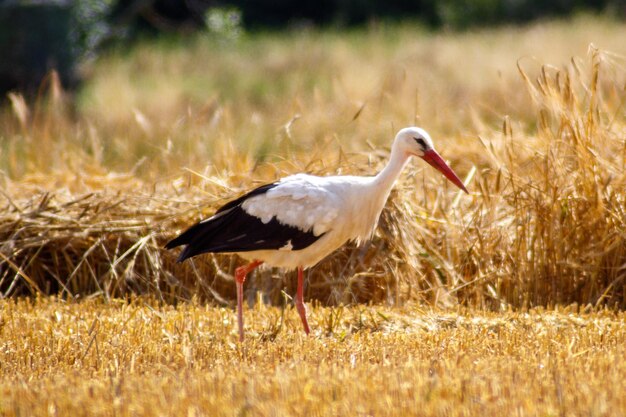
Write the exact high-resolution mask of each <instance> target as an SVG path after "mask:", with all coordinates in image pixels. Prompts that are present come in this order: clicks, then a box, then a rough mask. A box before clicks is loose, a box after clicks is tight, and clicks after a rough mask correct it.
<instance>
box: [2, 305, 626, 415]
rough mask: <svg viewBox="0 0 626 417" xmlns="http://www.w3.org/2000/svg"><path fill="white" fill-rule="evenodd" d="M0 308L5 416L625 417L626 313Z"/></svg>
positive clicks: (412, 308) (411, 307) (195, 307)
mask: <svg viewBox="0 0 626 417" xmlns="http://www.w3.org/2000/svg"><path fill="white" fill-rule="evenodd" d="M247 313H248V315H247V317H248V321H247V327H248V332H249V335H250V336H253V337H249V338H248V339H247V341H246V342H245V343H244V344H243V345H241V346H240V345H238V343H237V342H236V340H237V335H236V333H235V326H233V324H234V323H233V320H234V316H233V314H232V311H231V310H229V309H221V308H215V307H206V306H200V305H197V304H194V303H183V304H180V305H179V306H178V307H176V308H174V307H172V306H165V305H162V304H159V303H156V302H150V301H146V300H142V299H138V298H135V299H133V300H132V301H130V302H112V303H103V302H102V301H85V302H82V303H66V302H62V301H56V300H54V299H50V298H41V299H31V300H20V301H18V300H5V301H2V302H0V317H1V320H0V340H1V342H0V414H1V415H3V416H7V417H9V416H25V415H27V416H34V417H36V416H44V415H46V416H49V415H59V416H62V415H75V416H82V415H90V416H112V415H115V416H162V415H169V416H173V415H175V416H181V415H182V416H204V415H207V416H209V415H210V416H222V415H223V416H232V415H255V416H279V415H280V416H283V415H338V416H339V415H368V416H370V415H371V416H393V415H423V416H441V415H446V416H467V415H476V416H477V415H480V416H502V415H517V416H578V415H581V416H582V415H585V416H612V417H619V416H624V415H626V396H624V392H626V382H625V381H626V361H624V358H625V357H626V324H625V323H626V317H625V316H624V314H623V313H614V312H607V311H599V312H595V313H591V314H578V313H577V312H576V311H575V310H573V309H570V310H561V311H544V310H531V311H529V312H524V313H522V312H520V313H512V312H507V313H497V314H496V313H476V312H470V311H465V310H460V311H457V312H441V311H437V310H430V309H427V310H423V309H420V308H418V307H416V306H414V305H407V306H405V307H402V308H393V309H389V308H385V307H367V308H363V307H358V306H357V307H351V308H348V307H342V308H328V307H324V308H323V307H316V308H313V309H311V320H312V323H313V327H314V328H315V329H316V330H315V331H314V333H315V335H313V336H311V337H306V336H304V334H303V332H302V331H301V325H300V322H299V318H298V316H297V314H296V312H295V310H293V309H291V308H289V309H287V310H285V311H282V310H280V309H278V308H276V307H265V306H257V307H255V308H254V309H253V310H252V311H248V312H247Z"/></svg>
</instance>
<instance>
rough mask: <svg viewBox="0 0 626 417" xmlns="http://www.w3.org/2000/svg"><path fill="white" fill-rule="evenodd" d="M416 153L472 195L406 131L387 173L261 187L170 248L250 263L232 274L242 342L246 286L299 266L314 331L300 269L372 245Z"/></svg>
mask: <svg viewBox="0 0 626 417" xmlns="http://www.w3.org/2000/svg"><path fill="white" fill-rule="evenodd" d="M411 156H419V157H420V158H422V159H424V160H425V161H426V162H428V163H429V164H430V165H432V166H433V167H435V168H436V169H438V170H439V171H441V173H443V175H445V176H446V177H447V178H448V179H449V180H450V181H452V183H454V184H455V185H456V186H457V187H459V188H460V189H462V190H463V191H465V192H466V193H467V189H466V188H465V186H464V185H463V182H461V180H460V179H459V177H457V175H456V174H455V173H454V171H452V169H450V167H449V166H448V165H447V164H446V163H445V161H444V160H443V159H442V158H441V156H439V154H438V153H437V152H436V151H435V149H434V148H433V142H432V140H431V139H430V136H429V135H428V133H427V132H426V131H425V130H423V129H420V128H419V127H407V128H405V129H402V130H400V131H399V132H398V134H397V135H396V138H395V140H394V142H393V146H392V148H391V157H390V159H389V162H388V163H387V165H386V166H385V168H384V169H383V170H382V171H381V172H379V173H378V175H376V176H373V177H358V176H348V175H346V176H329V177H318V176H314V175H307V174H296V175H291V176H288V177H285V178H283V179H281V180H280V181H277V182H274V183H272V184H267V185H263V186H261V187H259V188H256V189H254V190H252V191H250V192H248V193H247V194H245V195H243V196H241V197H239V198H237V199H236V200H233V201H231V202H229V203H227V204H226V205H224V206H222V207H221V208H220V209H218V210H217V212H216V213H215V215H213V216H212V217H210V218H208V219H206V220H202V221H201V222H199V223H197V224H195V225H194V226H191V227H190V228H189V229H187V230H186V231H185V232H183V233H182V234H181V235H179V236H178V237H176V238H175V239H173V240H171V241H170V242H169V243H167V245H166V248H167V249H171V248H175V247H177V246H181V245H186V247H185V248H184V250H183V251H182V253H181V254H180V256H179V257H178V262H182V261H184V260H185V259H187V258H190V257H192V256H195V255H199V254H201V253H207V252H213V253H236V254H237V255H239V256H241V257H242V258H244V259H247V260H248V261H249V262H250V263H249V264H247V265H245V266H241V267H239V268H237V269H236V270H235V280H236V285H237V321H238V325H239V340H240V341H243V283H244V281H245V280H246V275H247V274H249V273H250V272H251V271H253V270H254V269H255V268H256V267H258V266H259V265H261V264H262V263H265V264H267V265H269V266H274V267H281V268H285V269H294V268H297V269H298V287H297V292H296V297H295V305H296V309H297V310H298V313H299V315H300V318H301V320H302V324H303V326H304V331H305V332H306V334H309V324H308V322H307V318H306V308H305V306H304V301H303V281H304V277H303V269H304V268H308V267H311V266H313V265H315V264H317V263H318V262H319V261H321V260H322V259H324V258H325V257H326V256H327V255H328V254H330V253H331V252H333V251H334V250H335V249H337V248H339V247H340V246H342V245H343V244H344V243H346V242H347V241H349V240H356V241H357V242H363V241H366V240H368V239H369V238H370V237H371V236H372V234H373V233H374V230H375V228H376V224H377V223H378V218H379V217H380V213H381V212H382V210H383V207H384V205H385V202H386V201H387V198H388V196H389V193H390V192H391V189H392V188H393V185H394V183H395V181H396V179H397V178H398V176H399V175H400V172H401V171H402V169H403V168H404V166H405V165H406V163H407V162H408V160H409V159H410V158H411Z"/></svg>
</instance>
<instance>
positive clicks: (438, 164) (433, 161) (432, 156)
mask: <svg viewBox="0 0 626 417" xmlns="http://www.w3.org/2000/svg"><path fill="white" fill-rule="evenodd" d="M422 159H423V160H424V161H426V162H428V163H429V164H430V165H432V166H433V167H435V168H436V169H437V170H438V171H439V172H441V173H442V174H443V175H445V176H446V178H447V179H449V180H450V181H452V183H453V184H454V185H456V186H457V187H459V188H460V189H461V190H463V191H465V192H466V193H467V194H469V193H468V192H467V188H465V185H463V181H461V180H460V179H459V177H457V175H456V174H455V173H454V171H452V168H450V167H449V166H448V164H446V161H444V160H443V158H441V156H439V154H438V153H437V151H435V150H434V149H431V150H429V151H426V152H424V156H422Z"/></svg>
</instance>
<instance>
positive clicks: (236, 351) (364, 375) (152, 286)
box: [0, 16, 626, 417]
mask: <svg viewBox="0 0 626 417" xmlns="http://www.w3.org/2000/svg"><path fill="white" fill-rule="evenodd" d="M624 39H626V26H625V25H624V24H623V23H619V22H616V21H613V20H609V19H606V18H600V17H588V16H587V17H585V16H581V17H578V18H576V19H573V20H571V21H555V22H541V23H536V24H533V25H529V26H526V27H515V28H513V27H502V28H498V29H489V30H480V31H474V32H465V33H447V32H441V33H430V32H427V31H425V30H422V29H420V28H419V27H415V26H412V25H409V24H406V25H401V26H398V27H387V26H385V25H383V24H381V25H375V26H373V27H371V28H368V29H361V30H356V31H350V32H345V33H343V32H333V31H310V30H304V31H298V32H293V33H290V34H288V36H286V35H285V34H282V35H281V34H257V35H256V36H243V37H242V38H240V39H238V40H232V39H231V40H229V41H227V42H224V40H223V39H216V38H214V37H212V36H210V35H206V34H205V35H197V36H195V37H193V38H186V39H182V40H180V39H168V40H161V41H145V42H142V43H140V44H139V45H135V46H133V47H132V48H129V49H122V48H120V49H118V50H114V51H110V52H108V53H107V54H106V55H105V56H103V57H101V58H99V59H98V60H96V61H95V62H94V63H92V64H91V65H89V66H87V67H86V68H85V73H86V74H88V75H89V76H88V81H87V82H86V83H85V85H84V87H83V89H81V90H80V91H79V92H77V93H75V96H74V97H70V96H69V94H68V93H67V92H65V91H64V90H63V88H62V86H61V85H60V84H59V82H58V80H57V79H56V77H55V76H54V74H52V75H51V76H50V77H49V79H48V80H46V82H45V83H44V85H43V86H42V88H41V94H40V96H39V97H37V99H36V100H35V101H33V102H29V101H28V100H26V99H25V98H24V97H22V96H21V95H19V94H11V95H10V96H9V100H8V101H7V102H6V103H5V105H4V106H3V107H1V108H0V191H1V192H2V193H1V196H0V199H1V200H2V203H1V207H2V209H1V210H0V415H6V416H25V415H27V416H35V417H37V416H44V415H46V416H50V415H59V416H63V415H103V416H109V415H115V416H125V415H128V416H130V415H132V416H153V415H155V416H156V415H187V416H202V415H262V416H265V415H267V416H270V415H373V416H386V415H408V414H414V415H425V416H429V415H432V416H439V415H447V416H456V415H459V416H467V415H481V416H501V415H517V416H577V415H585V416H624V415H626V396H625V395H624V392H626V385H625V383H624V381H626V361H625V360H624V358H625V357H626V351H625V349H626V348H625V346H626V317H625V316H624V312H623V311H624V309H625V308H626V191H625V190H626V104H625V103H626V58H625V57H626V43H624ZM414 124H415V125H420V126H422V127H424V128H426V129H427V130H428V131H429V132H430V133H431V136H432V137H433V139H434V141H435V144H436V146H437V148H438V150H439V152H440V153H441V154H442V155H443V157H444V158H445V159H446V160H448V161H449V163H450V165H451V166H452V167H453V168H454V170H455V171H456V172H457V173H459V174H460V176H461V177H462V179H464V180H465V183H466V185H467V188H468V189H469V190H470V195H464V194H461V193H459V192H457V190H455V189H453V186H450V185H448V184H446V181H445V178H443V177H441V176H440V175H438V174H436V173H435V172H434V171H433V170H432V169H431V168H430V167H429V166H427V165H426V164H423V163H421V161H414V162H412V163H411V164H410V166H409V168H408V169H407V170H406V172H405V173H404V175H403V176H402V179H401V180H400V182H399V184H398V186H397V187H396V190H395V191H394V192H393V193H392V195H391V198H390V200H389V202H388V204H387V206H386V208H385V210H384V212H383V215H382V218H381V221H380V224H379V228H378V230H377V232H376V235H375V237H374V239H373V240H372V241H371V242H370V243H368V244H366V245H364V246H362V247H356V246H355V245H353V244H348V245H346V246H345V247H344V248H342V249H341V250H339V251H337V252H336V253H334V254H333V255H331V256H329V257H328V258H327V259H326V260H324V261H323V262H321V263H320V264H318V265H317V266H315V267H314V268H311V269H310V270H309V271H308V272H307V276H306V278H307V285H306V288H305V299H306V301H307V303H308V304H309V306H311V308H310V315H311V318H310V323H311V325H312V329H313V333H314V334H313V335H312V337H309V338H306V337H304V335H303V333H302V332H301V329H300V323H299V319H298V316H297V314H296V313H295V312H294V311H293V309H292V308H291V304H292V302H291V295H292V294H293V293H294V291H295V282H294V281H295V280H294V278H295V277H294V276H293V275H294V274H293V272H284V271H278V270H271V269H266V270H261V271H258V272H256V273H255V274H253V275H252V276H250V277H249V279H248V281H247V282H246V298H247V301H248V303H247V304H248V307H247V309H246V310H247V311H246V312H245V317H246V334H247V340H246V341H245V342H244V343H243V344H238V343H237V342H236V340H237V337H236V334H235V332H236V323H235V314H234V312H233V310H232V305H233V301H234V296H235V285H234V281H233V277H232V273H233V271H234V268H235V267H236V266H237V265H238V262H240V260H238V259H236V258H235V257H233V256H226V255H220V256H212V255H205V256H200V257H197V258H194V259H193V260H191V261H188V262H186V263H184V264H176V263H175V259H176V256H177V254H178V253H177V252H176V251H166V250H164V249H163V244H164V243H165V242H166V241H167V240H169V239H170V238H172V237H173V236H174V235H175V234H177V233H178V232H180V231H182V230H183V229H184V228H185V227H187V226H188V225H189V224H191V223H193V222H196V221H198V220H199V219H201V218H203V217H206V216H208V215H210V214H212V213H213V211H214V210H215V209H216V208H217V207H219V206H220V205H221V204H223V203H225V202H227V201H228V200H229V199H232V198H233V197H236V196H238V195H240V194H241V193H243V192H244V191H246V190H248V189H249V188H251V187H254V186H257V185H260V184H261V183H265V182H270V181H274V180H276V179H277V178H279V177H280V176H284V175H287V174H291V173H295V172H308V173H313V174H321V175H326V174H329V175H332V174H342V173H350V174H362V175H370V174H373V173H375V172H376V171H377V170H378V169H380V168H381V167H382V166H383V164H384V162H385V161H386V158H387V156H388V154H389V145H390V143H391V140H392V137H393V135H394V134H395V132H396V131H397V130H398V129H399V128H400V127H404V126H407V125H414Z"/></svg>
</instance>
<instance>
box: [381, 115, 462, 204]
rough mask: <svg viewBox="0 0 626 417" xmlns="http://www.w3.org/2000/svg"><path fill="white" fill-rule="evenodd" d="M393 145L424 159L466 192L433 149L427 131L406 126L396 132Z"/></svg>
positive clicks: (408, 153) (457, 178)
mask: <svg viewBox="0 0 626 417" xmlns="http://www.w3.org/2000/svg"><path fill="white" fill-rule="evenodd" d="M393 147H394V148H398V150H400V151H401V152H402V153H403V154H405V155H407V156H419V157H420V158H422V159H423V160H424V161H426V162H428V163H429V164H430V165H431V166H433V167H434V168H435V169H437V170H438V171H439V172H441V173H442V174H443V175H444V176H445V177H446V178H447V179H448V180H450V181H451V182H452V183H453V184H454V185H456V186H457V187H459V188H460V189H461V190H463V191H465V192H466V193H467V189H466V188H465V185H463V182H462V181H461V180H460V179H459V177H458V176H457V175H456V174H455V173H454V171H453V170H452V168H450V167H449V166H448V164H446V162H445V161H444V160H443V158H442V157H441V156H440V155H439V154H438V153H437V151H435V148H434V147H433V141H432V139H431V138H430V135H429V134H428V132H426V131H425V130H424V129H422V128H419V127H406V128H404V129H402V130H400V131H399V132H398V134H397V135H396V139H395V140H394V142H393Z"/></svg>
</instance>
